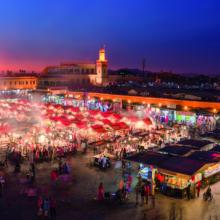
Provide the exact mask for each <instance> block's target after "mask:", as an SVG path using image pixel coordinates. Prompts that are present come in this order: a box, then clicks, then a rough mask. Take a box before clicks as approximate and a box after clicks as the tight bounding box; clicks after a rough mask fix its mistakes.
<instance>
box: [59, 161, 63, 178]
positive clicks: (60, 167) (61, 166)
mask: <svg viewBox="0 0 220 220" xmlns="http://www.w3.org/2000/svg"><path fill="white" fill-rule="evenodd" d="M58 167H59V168H58V169H59V175H61V174H62V173H63V163H62V160H61V159H60V160H59V163H58Z"/></svg>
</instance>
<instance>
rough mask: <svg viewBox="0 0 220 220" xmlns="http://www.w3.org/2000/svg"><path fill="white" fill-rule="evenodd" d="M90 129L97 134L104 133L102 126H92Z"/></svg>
mask: <svg viewBox="0 0 220 220" xmlns="http://www.w3.org/2000/svg"><path fill="white" fill-rule="evenodd" d="M91 127H92V129H93V130H94V131H96V132H97V133H105V132H106V130H105V128H104V127H103V126H102V125H93V126H91Z"/></svg>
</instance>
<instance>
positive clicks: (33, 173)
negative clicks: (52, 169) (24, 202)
mask: <svg viewBox="0 0 220 220" xmlns="http://www.w3.org/2000/svg"><path fill="white" fill-rule="evenodd" d="M31 172H32V177H33V180H35V175H36V172H35V165H34V163H31Z"/></svg>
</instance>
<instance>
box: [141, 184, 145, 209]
mask: <svg viewBox="0 0 220 220" xmlns="http://www.w3.org/2000/svg"><path fill="white" fill-rule="evenodd" d="M144 198H145V185H144V184H143V185H142V186H141V205H143V204H144Z"/></svg>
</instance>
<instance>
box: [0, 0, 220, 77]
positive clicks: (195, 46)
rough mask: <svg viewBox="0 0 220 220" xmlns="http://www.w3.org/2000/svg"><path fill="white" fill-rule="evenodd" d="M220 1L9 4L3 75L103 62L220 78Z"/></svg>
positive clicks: (0, 23)
mask: <svg viewBox="0 0 220 220" xmlns="http://www.w3.org/2000/svg"><path fill="white" fill-rule="evenodd" d="M219 11H220V1H219V0H2V1H1V5H0V30H1V31H0V69H6V68H7V69H16V68H27V69H36V70H40V69H43V67H44V66H45V65H51V64H57V63H59V62H61V61H71V60H91V61H95V59H96V58H97V52H98V49H99V48H100V46H102V45H103V44H105V45H106V49H107V57H108V59H109V65H110V68H119V67H130V68H141V60H142V58H143V57H145V58H146V68H147V69H149V70H158V71H160V70H172V71H174V72H180V73H182V72H184V73H186V72H187V73H191V72H195V73H207V74H219V75H220V62H219V61H220V13H219Z"/></svg>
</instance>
